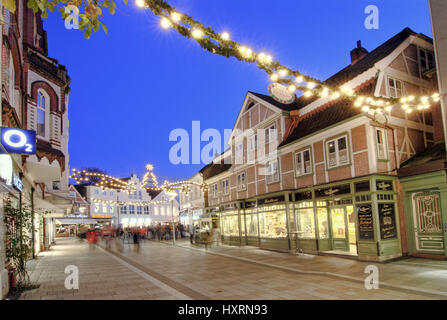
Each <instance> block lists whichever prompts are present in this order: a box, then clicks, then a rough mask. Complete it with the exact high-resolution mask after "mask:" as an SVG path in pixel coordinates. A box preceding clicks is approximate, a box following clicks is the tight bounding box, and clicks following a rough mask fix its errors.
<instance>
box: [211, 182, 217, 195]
mask: <svg viewBox="0 0 447 320" xmlns="http://www.w3.org/2000/svg"><path fill="white" fill-rule="evenodd" d="M217 190H218V188H217V183H215V184H213V185H211V195H212V196H213V197H214V198H216V197H217Z"/></svg>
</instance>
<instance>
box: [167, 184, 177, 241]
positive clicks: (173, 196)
mask: <svg viewBox="0 0 447 320" xmlns="http://www.w3.org/2000/svg"><path fill="white" fill-rule="evenodd" d="M166 195H167V196H168V197H169V200H170V201H171V216H172V244H173V245H174V246H175V222H174V199H175V197H177V192H175V191H168V192H166Z"/></svg>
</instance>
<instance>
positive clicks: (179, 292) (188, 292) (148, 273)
mask: <svg viewBox="0 0 447 320" xmlns="http://www.w3.org/2000/svg"><path fill="white" fill-rule="evenodd" d="M98 247H100V248H101V249H102V250H103V251H104V252H106V253H107V254H109V255H110V256H112V257H113V258H114V259H115V260H117V261H120V263H126V265H127V266H128V268H132V270H134V271H135V272H137V273H139V274H140V275H141V276H143V277H147V278H148V280H150V281H152V282H153V283H154V284H156V285H157V286H159V287H160V288H162V289H163V290H165V291H167V292H169V293H171V294H172V295H174V296H178V297H179V299H181V300H191V299H194V300H210V298H209V297H207V296H205V295H203V294H201V293H200V292H197V291H195V290H192V289H190V288H188V287H186V286H184V285H183V284H181V283H178V282H176V281H173V280H172V279H169V278H168V277H165V276H164V275H162V274H160V273H158V272H156V271H154V270H151V269H149V268H147V267H145V266H143V265H141V264H139V263H137V262H135V261H133V260H132V259H129V258H127V257H125V256H123V255H122V254H120V253H118V252H116V251H113V250H110V249H106V248H103V247H102V246H101V245H98ZM149 278H150V279H149Z"/></svg>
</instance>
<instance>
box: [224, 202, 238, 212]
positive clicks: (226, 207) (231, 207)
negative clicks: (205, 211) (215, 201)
mask: <svg viewBox="0 0 447 320" xmlns="http://www.w3.org/2000/svg"><path fill="white" fill-rule="evenodd" d="M238 208H239V206H238V204H237V202H235V203H227V204H224V205H223V206H222V210H224V211H225V210H236V209H238Z"/></svg>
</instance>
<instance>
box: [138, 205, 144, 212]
mask: <svg viewBox="0 0 447 320" xmlns="http://www.w3.org/2000/svg"><path fill="white" fill-rule="evenodd" d="M137 214H143V208H142V207H141V206H137Z"/></svg>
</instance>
